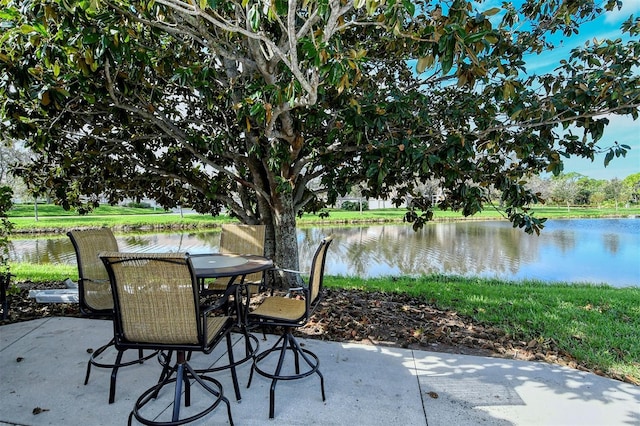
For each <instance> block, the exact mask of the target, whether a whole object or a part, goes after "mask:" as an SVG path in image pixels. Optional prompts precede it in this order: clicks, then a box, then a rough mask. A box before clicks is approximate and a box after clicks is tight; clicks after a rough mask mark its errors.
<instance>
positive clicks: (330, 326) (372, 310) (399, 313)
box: [0, 282, 638, 384]
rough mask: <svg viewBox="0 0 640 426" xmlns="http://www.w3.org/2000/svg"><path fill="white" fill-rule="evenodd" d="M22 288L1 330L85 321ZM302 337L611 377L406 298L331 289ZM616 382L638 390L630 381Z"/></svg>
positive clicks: (552, 348)
mask: <svg viewBox="0 0 640 426" xmlns="http://www.w3.org/2000/svg"><path fill="white" fill-rule="evenodd" d="M18 287H19V288H20V292H19V294H12V295H10V296H9V303H10V309H9V318H8V319H7V320H0V325H2V324H10V323H14V322H20V321H28V320H32V319H37V318H43V317H52V316H70V317H80V316H81V314H80V312H79V309H78V306H77V305H75V304H64V303H59V304H58V303H55V304H42V303H36V302H35V300H34V299H29V298H28V297H27V296H28V292H29V290H30V289H51V288H64V285H63V284H62V283H59V282H52V283H31V282H23V283H19V284H18ZM297 333H298V334H300V335H304V336H305V337H308V338H313V339H321V340H329V341H334V342H358V343H364V344H372V345H382V346H391V347H402V348H409V349H416V350H427V351H433V352H446V353H455V354H465V355H479V356H491V357H499V358H510V359H519V360H527V361H543V362H548V363H554V364H559V365H564V366H568V367H572V368H576V369H579V370H583V371H591V372H593V373H595V374H599V375H602V376H607V377H611V376H608V375H607V374H605V373H604V372H602V371H594V370H591V369H589V368H587V367H586V366H585V365H582V364H580V362H578V361H577V360H575V359H574V358H573V357H571V355H569V354H567V353H566V352H563V351H561V350H560V349H558V347H557V345H556V344H555V342H554V341H553V340H546V341H539V340H532V341H530V342H525V341H520V340H514V339H512V338H511V337H510V336H508V335H507V334H506V333H505V332H503V331H502V330H500V329H497V328H495V327H492V326H488V325H484V324H480V323H477V322H474V320H473V319H471V318H468V317H464V316H462V315H459V314H458V313H457V312H453V311H445V310H441V309H437V308H436V307H435V306H433V305H432V304H429V303H427V302H425V301H424V300H420V299H418V298H414V297H409V296H407V295H403V294H394V293H382V292H364V291H361V290H334V289H326V290H325V297H324V299H323V301H322V302H321V306H320V307H319V309H318V310H317V311H316V312H315V314H314V316H313V317H312V318H311V320H310V321H309V322H308V324H307V325H306V326H305V327H303V328H301V329H299V330H297ZM611 378H614V379H617V380H621V381H625V382H630V383H634V384H638V383H635V382H634V381H633V380H631V379H630V378H626V377H611Z"/></svg>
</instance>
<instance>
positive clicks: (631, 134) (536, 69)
mask: <svg viewBox="0 0 640 426" xmlns="http://www.w3.org/2000/svg"><path fill="white" fill-rule="evenodd" d="M622 3H623V4H622V9H621V10H619V11H617V10H616V11H615V12H608V13H605V14H604V15H603V16H600V17H599V18H598V19H596V20H595V21H593V22H590V23H588V24H585V25H583V27H582V28H580V34H578V35H576V36H574V37H571V38H570V39H569V40H568V41H567V43H565V44H564V46H563V47H562V48H560V49H556V50H554V51H553V52H550V53H548V54H545V55H544V56H542V57H536V58H535V62H533V63H531V64H528V66H527V71H528V72H531V73H536V74H543V73H547V72H551V71H552V70H553V69H554V68H555V67H556V66H557V65H558V64H559V61H560V60H561V59H562V58H567V57H569V54H570V51H571V49H573V48H574V47H578V46H582V45H584V43H585V42H586V41H587V40H593V39H594V38H595V39H604V38H609V39H616V38H618V37H621V36H622V33H621V30H620V25H621V24H622V22H624V21H625V20H626V19H628V18H629V16H631V15H634V16H636V17H637V16H639V15H640V0H622ZM639 72H640V70H639ZM609 120H610V122H609V125H608V126H607V127H606V128H605V132H604V136H603V137H602V139H600V140H599V141H598V146H600V147H602V148H604V147H607V146H610V145H612V144H613V143H614V142H618V143H619V144H625V145H629V146H630V147H631V150H630V151H628V152H627V155H626V157H624V158H622V157H618V158H614V159H613V160H612V161H611V162H610V163H609V165H608V166H607V167H606V168H605V167H604V158H605V154H604V153H603V154H601V155H599V156H596V158H595V159H594V161H593V162H591V161H590V160H588V159H583V158H572V159H565V161H564V172H565V173H571V172H576V173H580V174H582V175H585V176H588V177H590V178H592V179H606V180H611V179H614V178H618V179H624V178H625V177H627V176H629V175H631V174H634V173H640V119H638V120H635V121H634V120H633V119H632V118H631V117H628V118H627V117H626V116H625V117H622V116H610V117H609ZM574 133H576V134H581V133H577V132H576V131H574Z"/></svg>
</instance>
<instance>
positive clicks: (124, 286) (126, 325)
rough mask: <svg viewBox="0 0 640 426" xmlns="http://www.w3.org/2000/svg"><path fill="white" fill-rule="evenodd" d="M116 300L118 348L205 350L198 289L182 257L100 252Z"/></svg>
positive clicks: (115, 321)
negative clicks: (160, 346)
mask: <svg viewBox="0 0 640 426" xmlns="http://www.w3.org/2000/svg"><path fill="white" fill-rule="evenodd" d="M100 257H101V259H102V261H103V262H104V265H105V267H106V269H107V271H108V272H109V276H110V280H111V287H112V292H113V299H114V325H115V330H116V332H115V335H116V345H119V346H121V347H126V346H127V345H135V344H141V346H144V344H149V345H153V346H155V345H177V346H188V347H201V346H202V345H203V344H204V340H205V338H204V336H203V331H202V330H203V324H202V323H201V321H200V320H199V318H200V312H199V296H198V284H197V281H196V277H195V274H194V272H193V267H192V265H191V261H190V260H189V258H188V256H187V255H186V254H184V253H118V252H111V253H101V254H100Z"/></svg>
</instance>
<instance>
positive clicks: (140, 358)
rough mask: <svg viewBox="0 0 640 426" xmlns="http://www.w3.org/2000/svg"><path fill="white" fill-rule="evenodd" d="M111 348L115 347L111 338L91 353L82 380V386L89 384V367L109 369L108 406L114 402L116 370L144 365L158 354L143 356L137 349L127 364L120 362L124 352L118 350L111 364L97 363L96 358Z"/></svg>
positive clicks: (140, 350) (113, 339) (141, 351)
mask: <svg viewBox="0 0 640 426" xmlns="http://www.w3.org/2000/svg"><path fill="white" fill-rule="evenodd" d="M111 346H115V338H112V339H111V340H110V341H109V343H107V344H106V345H104V346H101V347H99V348H98V349H96V350H95V351H93V353H92V354H91V356H90V357H89V361H88V362H87V373H86V375H85V378H84V384H85V385H86V384H88V383H89V377H90V375H91V366H95V367H98V368H110V369H111V379H110V386H109V404H113V402H114V401H115V388H116V376H117V374H118V369H119V368H120V367H128V366H130V365H134V364H142V363H144V361H146V360H148V359H151V358H152V357H154V356H155V355H156V354H157V353H158V351H155V352H152V353H150V354H149V355H146V356H145V355H144V353H143V350H142V349H139V350H138V358H137V359H135V360H131V361H127V362H122V356H123V354H124V350H122V351H120V350H119V351H118V354H117V355H116V359H115V361H114V362H113V363H107V362H100V361H98V357H99V356H100V355H102V353H103V352H105V351H106V350H107V349H109V347H111Z"/></svg>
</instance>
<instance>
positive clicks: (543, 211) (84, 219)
mask: <svg viewBox="0 0 640 426" xmlns="http://www.w3.org/2000/svg"><path fill="white" fill-rule="evenodd" d="M328 211H329V213H330V215H329V217H328V218H326V219H321V218H320V217H319V216H318V215H317V214H305V215H303V216H302V217H301V218H299V219H298V224H299V225H301V226H307V225H313V226H322V225H333V224H336V223H338V224H349V223H359V222H402V218H403V217H404V214H405V212H406V209H403V208H398V209H376V210H365V211H363V212H362V213H360V212H354V211H346V210H340V209H330V210H328ZM535 211H536V213H535V215H536V216H537V217H547V218H590V217H605V216H629V215H640V208H629V209H618V210H616V209H614V208H602V209H596V208H571V210H570V211H567V209H566V207H540V208H536V209H535ZM503 218H504V217H503V216H502V215H501V214H500V212H498V211H495V210H493V209H487V210H485V211H483V212H480V213H478V214H476V215H474V216H471V217H470V218H469V219H475V220H494V219H503ZM434 219H435V220H459V219H464V217H463V216H462V214H461V213H460V212H451V211H440V210H436V211H435V212H434ZM9 220H10V221H11V222H12V223H13V224H14V227H15V231H16V232H24V231H33V230H36V231H40V232H47V231H51V230H58V231H59V230H60V229H67V228H75V227H83V226H86V227H89V226H90V227H101V226H107V227H122V226H127V227H130V228H146V227H148V228H156V227H167V226H178V225H179V226H181V227H183V228H210V227H214V226H217V225H219V224H221V223H224V222H230V221H234V219H232V218H230V217H229V216H225V215H222V216H218V217H213V216H210V215H200V214H184V215H183V216H181V215H179V214H175V213H167V212H164V211H162V210H154V209H151V208H147V209H142V208H131V207H111V206H103V207H99V208H98V209H96V210H95V211H94V212H93V213H91V214H88V215H84V216H79V215H77V214H74V213H73V212H68V211H65V210H64V209H62V208H61V207H59V206H54V205H50V204H44V205H38V220H37V221H36V219H35V216H34V207H33V204H26V205H16V206H14V208H13V209H12V210H11V211H10V212H9Z"/></svg>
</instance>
